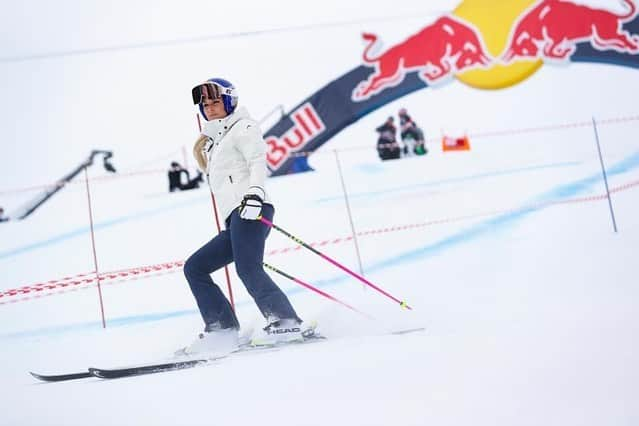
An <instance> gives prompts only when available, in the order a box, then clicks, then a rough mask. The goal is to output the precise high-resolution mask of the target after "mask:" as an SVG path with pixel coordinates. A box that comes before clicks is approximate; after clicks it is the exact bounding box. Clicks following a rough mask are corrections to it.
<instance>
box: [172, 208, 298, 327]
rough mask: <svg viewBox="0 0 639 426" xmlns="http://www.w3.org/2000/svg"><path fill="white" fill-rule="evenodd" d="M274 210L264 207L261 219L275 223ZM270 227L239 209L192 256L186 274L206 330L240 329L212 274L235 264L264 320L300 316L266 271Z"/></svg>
mask: <svg viewBox="0 0 639 426" xmlns="http://www.w3.org/2000/svg"><path fill="white" fill-rule="evenodd" d="M274 213H275V210H274V208H273V206H272V205H270V204H264V205H263V207H262V216H264V217H265V218H266V219H268V220H270V221H272V220H273V215H274ZM270 230H271V228H270V227H268V226H266V225H265V224H263V223H262V222H261V221H259V220H245V219H242V218H241V217H240V215H239V213H238V209H235V210H233V213H231V215H230V216H229V217H228V219H226V229H225V230H224V231H222V232H220V233H219V234H218V235H217V236H216V237H215V238H213V239H212V240H211V241H209V242H208V243H206V244H205V245H204V246H202V247H201V248H200V249H199V250H197V251H196V252H195V253H193V254H192V255H191V257H189V258H188V259H187V261H186V262H185V264H184V275H185V276H186V279H187V281H188V283H189V286H190V287H191V291H192V292H193V296H195V300H196V301H197V306H198V308H199V309H200V313H201V314H202V319H203V320H204V324H205V326H206V329H207V330H212V329H218V328H239V327H240V324H239V322H238V320H237V317H236V316H235V313H234V312H233V310H232V309H231V304H230V303H229V301H228V300H227V298H226V297H225V296H224V294H223V293H222V290H220V287H218V285H217V284H215V283H214V282H213V280H212V279H211V273H213V272H214V271H217V270H218V269H220V268H222V267H224V266H225V265H228V264H229V263H231V262H235V270H236V271H237V274H238V276H239V277H240V279H241V280H242V283H243V284H244V286H245V287H246V289H247V290H248V293H249V294H250V295H251V297H252V298H253V300H254V301H255V303H256V304H257V306H258V308H259V309H260V311H261V312H262V314H263V315H264V317H265V318H267V317H269V316H276V317H278V318H279V319H288V318H295V319H297V320H299V317H298V316H297V314H296V313H295V310H294V309H293V306H292V305H291V303H290V302H289V300H288V298H287V297H286V295H285V294H284V292H282V290H281V289H280V288H279V287H278V286H277V285H276V284H275V283H274V282H273V280H272V279H271V277H270V276H269V275H268V274H267V273H266V272H265V271H264V267H263V265H262V260H263V258H264V243H265V241H266V237H267V236H268V234H269V232H270Z"/></svg>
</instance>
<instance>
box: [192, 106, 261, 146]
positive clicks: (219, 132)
mask: <svg viewBox="0 0 639 426" xmlns="http://www.w3.org/2000/svg"><path fill="white" fill-rule="evenodd" d="M248 117H249V115H248V111H246V108H244V107H238V108H236V109H235V111H234V112H233V113H232V114H229V115H227V116H226V117H224V118H219V119H215V120H211V121H206V120H204V126H203V127H202V133H203V134H205V135H206V136H208V137H210V138H212V139H217V138H220V137H223V136H224V135H225V134H226V133H227V132H228V131H229V130H231V127H233V125H234V124H235V123H237V122H238V121H240V120H241V119H243V118H248Z"/></svg>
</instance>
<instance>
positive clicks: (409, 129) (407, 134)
mask: <svg viewBox="0 0 639 426" xmlns="http://www.w3.org/2000/svg"><path fill="white" fill-rule="evenodd" d="M399 126H400V130H401V133H400V137H401V138H402V144H403V145H404V155H413V154H415V155H424V154H426V153H427V152H428V150H427V149H426V145H425V143H424V132H423V131H422V129H420V128H419V127H418V126H417V124H415V122H414V121H413V119H412V118H411V117H410V115H408V112H407V111H406V108H402V109H400V110H399Z"/></svg>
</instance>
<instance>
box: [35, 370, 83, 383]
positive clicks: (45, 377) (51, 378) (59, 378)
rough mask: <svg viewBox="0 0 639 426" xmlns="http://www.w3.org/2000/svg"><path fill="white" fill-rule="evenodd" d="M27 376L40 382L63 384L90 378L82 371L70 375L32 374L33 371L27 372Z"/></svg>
mask: <svg viewBox="0 0 639 426" xmlns="http://www.w3.org/2000/svg"><path fill="white" fill-rule="evenodd" d="M29 374H31V376H33V377H34V378H36V379H38V380H41V381H43V382H64V381H67V380H76V379H84V378H87V377H91V374H89V372H88V371H83V372H80V373H70V374H53V375H49V374H39V373H34V372H33V371H29Z"/></svg>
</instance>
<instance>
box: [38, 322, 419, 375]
mask: <svg viewBox="0 0 639 426" xmlns="http://www.w3.org/2000/svg"><path fill="white" fill-rule="evenodd" d="M424 330H425V328H424V327H418V328H410V329H403V330H395V331H391V332H388V333H387V335H396V336H399V335H405V334H410V333H417V332H421V331H424ZM325 339H326V338H325V337H324V336H322V335H320V334H311V335H307V336H306V337H305V339H304V340H302V341H294V342H288V343H281V344H275V345H263V346H251V345H250V344H249V343H248V342H247V343H244V344H242V345H241V346H240V348H239V349H238V350H236V351H234V352H231V353H230V354H227V355H220V356H216V357H211V358H198V359H187V360H184V359H183V360H175V361H167V362H161V363H154V364H143V365H137V366H128V367H121V368H96V367H91V368H89V369H88V370H87V371H82V372H76V373H68V374H53V375H48V374H39V373H34V372H30V374H31V375H32V376H33V377H35V378H36V379H38V380H41V381H43V382H63V381H69V380H78V379H86V378H90V377H97V378H100V379H118V378H124V377H134V376H141V375H145V374H155V373H163V372H168V371H177V370H184V369H188V368H194V367H199V366H204V365H207V364H211V363H213V362H214V361H219V360H222V359H224V358H228V357H231V356H236V355H240V354H245V353H251V352H261V351H266V350H269V349H271V350H278V349H281V348H284V347H287V346H293V345H304V344H307V343H313V342H321V341H324V340H325Z"/></svg>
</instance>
